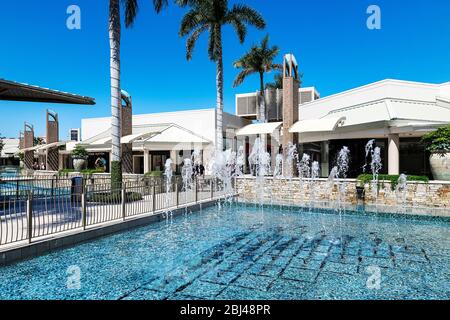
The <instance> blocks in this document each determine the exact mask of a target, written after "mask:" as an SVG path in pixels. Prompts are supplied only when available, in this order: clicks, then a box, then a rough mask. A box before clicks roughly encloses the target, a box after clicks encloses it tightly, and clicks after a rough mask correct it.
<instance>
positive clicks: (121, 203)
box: [0, 177, 234, 246]
mask: <svg viewBox="0 0 450 320" xmlns="http://www.w3.org/2000/svg"><path fill="white" fill-rule="evenodd" d="M0 190H1V191H0V192H1V197H0V246H1V245H5V244H10V243H14V242H18V241H28V242H31V241H32V240H33V239H35V238H39V237H43V236H46V235H51V234H56V233H60V232H64V231H69V230H75V229H81V228H82V229H86V228H88V227H89V226H93V225H98V224H101V223H105V222H110V221H117V220H126V219H127V218H128V217H134V216H139V215H141V214H148V213H156V212H158V211H163V210H166V211H167V212H170V210H173V209H176V208H179V207H183V206H187V205H191V204H195V203H199V202H202V201H205V200H214V199H221V198H223V197H226V196H232V195H233V193H234V191H232V190H224V188H223V185H222V184H221V183H220V181H218V180H216V179H212V178H208V179H195V180H194V182H193V183H192V184H191V185H189V186H187V187H186V186H184V187H183V183H182V180H181V178H180V177H174V178H173V179H172V180H171V181H169V182H167V181H165V179H164V178H159V177H158V178H156V177H152V178H145V179H141V180H136V181H127V182H124V183H123V184H122V186H121V187H118V188H112V186H111V181H110V180H108V179H106V180H101V182H100V181H99V180H96V181H91V180H90V179H85V178H81V177H75V178H71V179H69V178H59V179H58V178H55V177H51V178H38V179H33V178H20V179H6V180H1V181H0Z"/></svg>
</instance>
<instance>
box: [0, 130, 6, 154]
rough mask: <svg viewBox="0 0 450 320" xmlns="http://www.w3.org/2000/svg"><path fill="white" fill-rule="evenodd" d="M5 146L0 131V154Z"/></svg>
mask: <svg viewBox="0 0 450 320" xmlns="http://www.w3.org/2000/svg"><path fill="white" fill-rule="evenodd" d="M4 147H5V143H4V142H3V138H2V136H1V133H0V155H1V154H2V151H3V148H4Z"/></svg>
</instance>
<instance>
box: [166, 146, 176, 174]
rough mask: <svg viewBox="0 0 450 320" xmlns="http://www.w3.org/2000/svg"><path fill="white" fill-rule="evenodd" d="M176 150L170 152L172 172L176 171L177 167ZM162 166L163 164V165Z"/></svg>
mask: <svg viewBox="0 0 450 320" xmlns="http://www.w3.org/2000/svg"><path fill="white" fill-rule="evenodd" d="M177 153H178V151H177V150H170V159H171V160H172V170H173V171H174V172H175V171H176V170H177V165H178V157H177ZM163 166H164V163H163Z"/></svg>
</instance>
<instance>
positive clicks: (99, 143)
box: [90, 137, 112, 146]
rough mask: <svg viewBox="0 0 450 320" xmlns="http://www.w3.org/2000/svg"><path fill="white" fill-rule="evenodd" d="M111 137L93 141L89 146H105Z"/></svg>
mask: <svg viewBox="0 0 450 320" xmlns="http://www.w3.org/2000/svg"><path fill="white" fill-rule="evenodd" d="M111 140H112V139H111V137H106V138H101V139H98V140H96V141H94V142H91V143H90V144H91V145H94V146H97V145H98V146H101V145H104V144H106V143H108V142H111Z"/></svg>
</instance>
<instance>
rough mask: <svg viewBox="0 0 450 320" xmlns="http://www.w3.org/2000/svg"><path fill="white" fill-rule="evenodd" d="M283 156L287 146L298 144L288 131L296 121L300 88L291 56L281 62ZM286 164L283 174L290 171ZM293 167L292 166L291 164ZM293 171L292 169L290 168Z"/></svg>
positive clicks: (295, 66) (296, 68)
mask: <svg viewBox="0 0 450 320" xmlns="http://www.w3.org/2000/svg"><path fill="white" fill-rule="evenodd" d="M283 69H284V70H283V129H282V130H283V137H282V145H283V156H284V158H285V159H286V157H287V150H288V146H289V144H294V145H296V144H297V143H298V135H297V134H294V133H290V132H289V129H290V128H291V127H292V125H293V124H294V123H295V122H297V121H298V119H299V115H298V107H299V99H298V88H299V86H300V81H299V74H298V65H297V62H296V60H295V57H294V56H293V55H292V54H287V55H285V56H284V62H283ZM288 165H291V164H288V163H287V162H285V163H284V168H283V172H287V171H292V172H294V171H295V170H290V168H287V166H288ZM292 165H293V164H292ZM292 169H294V168H292Z"/></svg>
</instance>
